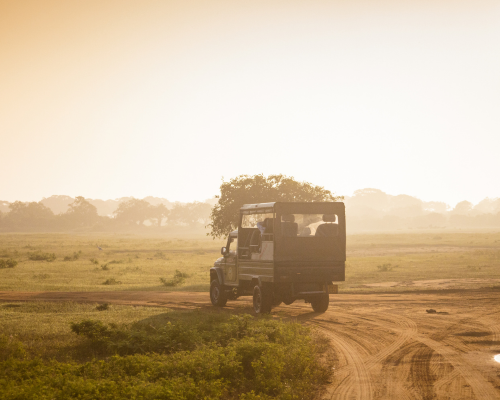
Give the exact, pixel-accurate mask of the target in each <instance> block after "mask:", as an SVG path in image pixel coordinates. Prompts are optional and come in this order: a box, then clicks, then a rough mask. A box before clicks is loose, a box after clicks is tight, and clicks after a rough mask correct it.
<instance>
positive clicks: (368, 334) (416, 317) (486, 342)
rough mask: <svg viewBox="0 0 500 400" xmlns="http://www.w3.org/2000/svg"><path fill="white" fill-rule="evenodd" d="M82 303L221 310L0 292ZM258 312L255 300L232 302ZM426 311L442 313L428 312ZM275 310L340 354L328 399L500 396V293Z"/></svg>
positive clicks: (126, 297) (182, 303)
mask: <svg viewBox="0 0 500 400" xmlns="http://www.w3.org/2000/svg"><path fill="white" fill-rule="evenodd" d="M16 300H17V301H26V300H30V301H33V300H41V301H79V302H80V301H81V302H108V303H111V304H128V305H136V306H163V307H168V308H173V309H186V308H191V309H194V308H201V309H206V310H207V311H208V310H210V311H214V308H213V307H212V306H211V305H210V304H209V299H208V293H186V292H172V293H165V292H94V293H61V292H50V293H48V292H43V293H30V292H25V293H23V292H0V301H16ZM226 309H227V310H228V311H230V312H252V311H251V299H250V298H241V299H238V300H236V301H230V302H228V306H227V307H226ZM426 310H435V311H436V312H431V313H428V312H427V311H426ZM273 314H274V315H277V316H280V317H282V318H292V319H296V320H297V321H300V322H302V323H305V324H310V325H312V326H314V327H316V328H317V329H319V330H320V331H321V332H323V333H324V334H325V335H326V336H328V337H329V338H330V339H331V345H332V346H333V347H334V348H335V350H336V356H337V358H338V360H337V363H336V369H335V374H334V379H333V380H332V383H331V385H330V386H329V387H328V391H327V393H326V394H325V398H327V399H357V400H365V399H384V400H387V399H394V400H401V399H422V400H427V399H453V400H457V399H478V400H485V399H500V363H497V362H495V361H494V360H493V356H494V355H496V354H500V291H499V290H488V291H487V290H474V291H472V290H470V291H461V292H457V291H455V292H445V291H441V292H438V291H436V292H420V293H405V294H389V293H387V294H362V295H360V294H358V295H353V294H339V295H332V296H331V298H330V309H329V311H327V312H326V313H324V314H316V313H313V312H312V309H311V307H310V306H309V305H307V304H304V303H303V302H300V303H294V304H292V305H291V306H280V307H277V308H275V309H274V310H273Z"/></svg>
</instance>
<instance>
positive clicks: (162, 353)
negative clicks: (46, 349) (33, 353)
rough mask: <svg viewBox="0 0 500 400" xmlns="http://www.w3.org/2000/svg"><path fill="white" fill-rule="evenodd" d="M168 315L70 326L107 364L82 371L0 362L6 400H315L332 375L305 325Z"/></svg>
mask: <svg viewBox="0 0 500 400" xmlns="http://www.w3.org/2000/svg"><path fill="white" fill-rule="evenodd" d="M169 315H174V317H167V318H166V319H165V317H164V316H162V317H161V318H153V319H151V320H148V321H144V322H140V323H136V324H131V325H124V326H120V327H118V326H117V325H114V324H109V325H108V324H104V323H103V322H101V321H96V320H84V321H81V322H78V323H72V324H71V330H72V331H73V332H74V333H76V334H77V335H79V336H81V337H83V338H85V339H84V342H83V343H81V344H80V345H79V346H82V345H83V346H85V345H88V346H89V347H90V348H89V351H88V352H89V353H91V352H90V350H94V353H93V354H94V355H96V354H97V355H100V357H101V358H97V359H93V360H92V361H90V362H86V363H83V364H77V363H74V362H69V363H64V362H57V361H54V360H51V361H47V362H43V361H42V360H40V359H33V360H26V359H22V357H19V358H14V357H12V356H9V358H8V360H7V361H4V362H0V382H2V385H0V398H2V399H19V398H38V399H52V398H57V399H73V398H81V399H91V398H99V399H128V398H141V399H160V398H161V399H185V400H191V399H192V400H195V399H202V398H205V399H221V398H223V399H227V400H233V399H234V400H236V399H245V400H257V399H260V400H262V399H266V400H267V399H271V398H273V399H282V400H285V399H286V400H291V399H303V398H311V397H312V395H313V394H314V393H316V392H317V388H318V386H319V385H320V384H323V383H326V382H327V380H328V378H329V376H330V374H331V370H332V369H331V365H325V364H323V363H320V362H319V356H320V353H319V350H318V348H317V347H316V346H315V344H314V343H313V341H312V338H311V336H310V330H309V328H307V327H305V326H302V325H299V324H296V323H283V322H280V321H275V320H271V319H269V318H253V317H251V316H250V315H241V316H231V317H229V316H228V315H222V314H217V315H214V314H210V315H207V314H204V313H201V312H194V313H192V312H190V313H169ZM175 316H177V317H175ZM186 317H188V318H186ZM176 318H177V319H176ZM96 350H98V351H97V352H96ZM91 354H92V353H91ZM104 357H105V358H104Z"/></svg>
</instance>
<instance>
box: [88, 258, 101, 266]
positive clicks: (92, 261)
mask: <svg viewBox="0 0 500 400" xmlns="http://www.w3.org/2000/svg"><path fill="white" fill-rule="evenodd" d="M90 262H91V263H92V264H95V265H99V260H96V259H95V258H91V259H90Z"/></svg>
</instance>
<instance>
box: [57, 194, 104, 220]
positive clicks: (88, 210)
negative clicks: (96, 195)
mask: <svg viewBox="0 0 500 400" xmlns="http://www.w3.org/2000/svg"><path fill="white" fill-rule="evenodd" d="M65 216H66V217H67V218H68V219H69V220H70V221H71V223H72V224H74V225H78V226H90V225H92V224H94V223H96V222H97V220H98V219H99V216H98V215H97V208H96V207H95V206H93V205H92V204H90V203H89V202H88V201H87V200H85V198H84V197H83V196H77V197H76V198H75V201H73V203H71V204H69V210H68V212H66V214H65Z"/></svg>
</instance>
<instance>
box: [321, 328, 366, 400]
mask: <svg viewBox="0 0 500 400" xmlns="http://www.w3.org/2000/svg"><path fill="white" fill-rule="evenodd" d="M312 323H313V324H314V325H315V326H316V327H318V328H319V329H320V330H321V331H322V332H323V333H324V334H325V335H327V336H329V337H330V338H332V341H333V346H334V347H336V348H337V349H338V350H339V351H341V352H342V354H343V355H344V357H345V359H346V360H347V364H348V366H350V370H351V373H350V375H349V376H348V377H347V378H346V379H345V381H344V382H343V383H344V384H342V385H338V386H337V387H335V388H334V389H333V390H331V391H330V392H329V393H327V395H328V398H330V399H333V398H335V399H352V398H355V399H357V400H371V399H372V398H373V394H372V387H371V378H370V373H369V372H368V370H367V368H366V366H365V364H364V362H363V358H362V356H361V355H360V354H359V353H358V351H357V350H356V349H355V348H354V347H353V346H351V345H350V344H349V342H348V341H346V340H344V338H342V336H340V335H338V334H335V333H334V332H332V331H331V330H330V329H328V327H325V326H324V325H322V324H320V323H318V322H315V321H313V322H312ZM353 391H354V392H355V393H353Z"/></svg>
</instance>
